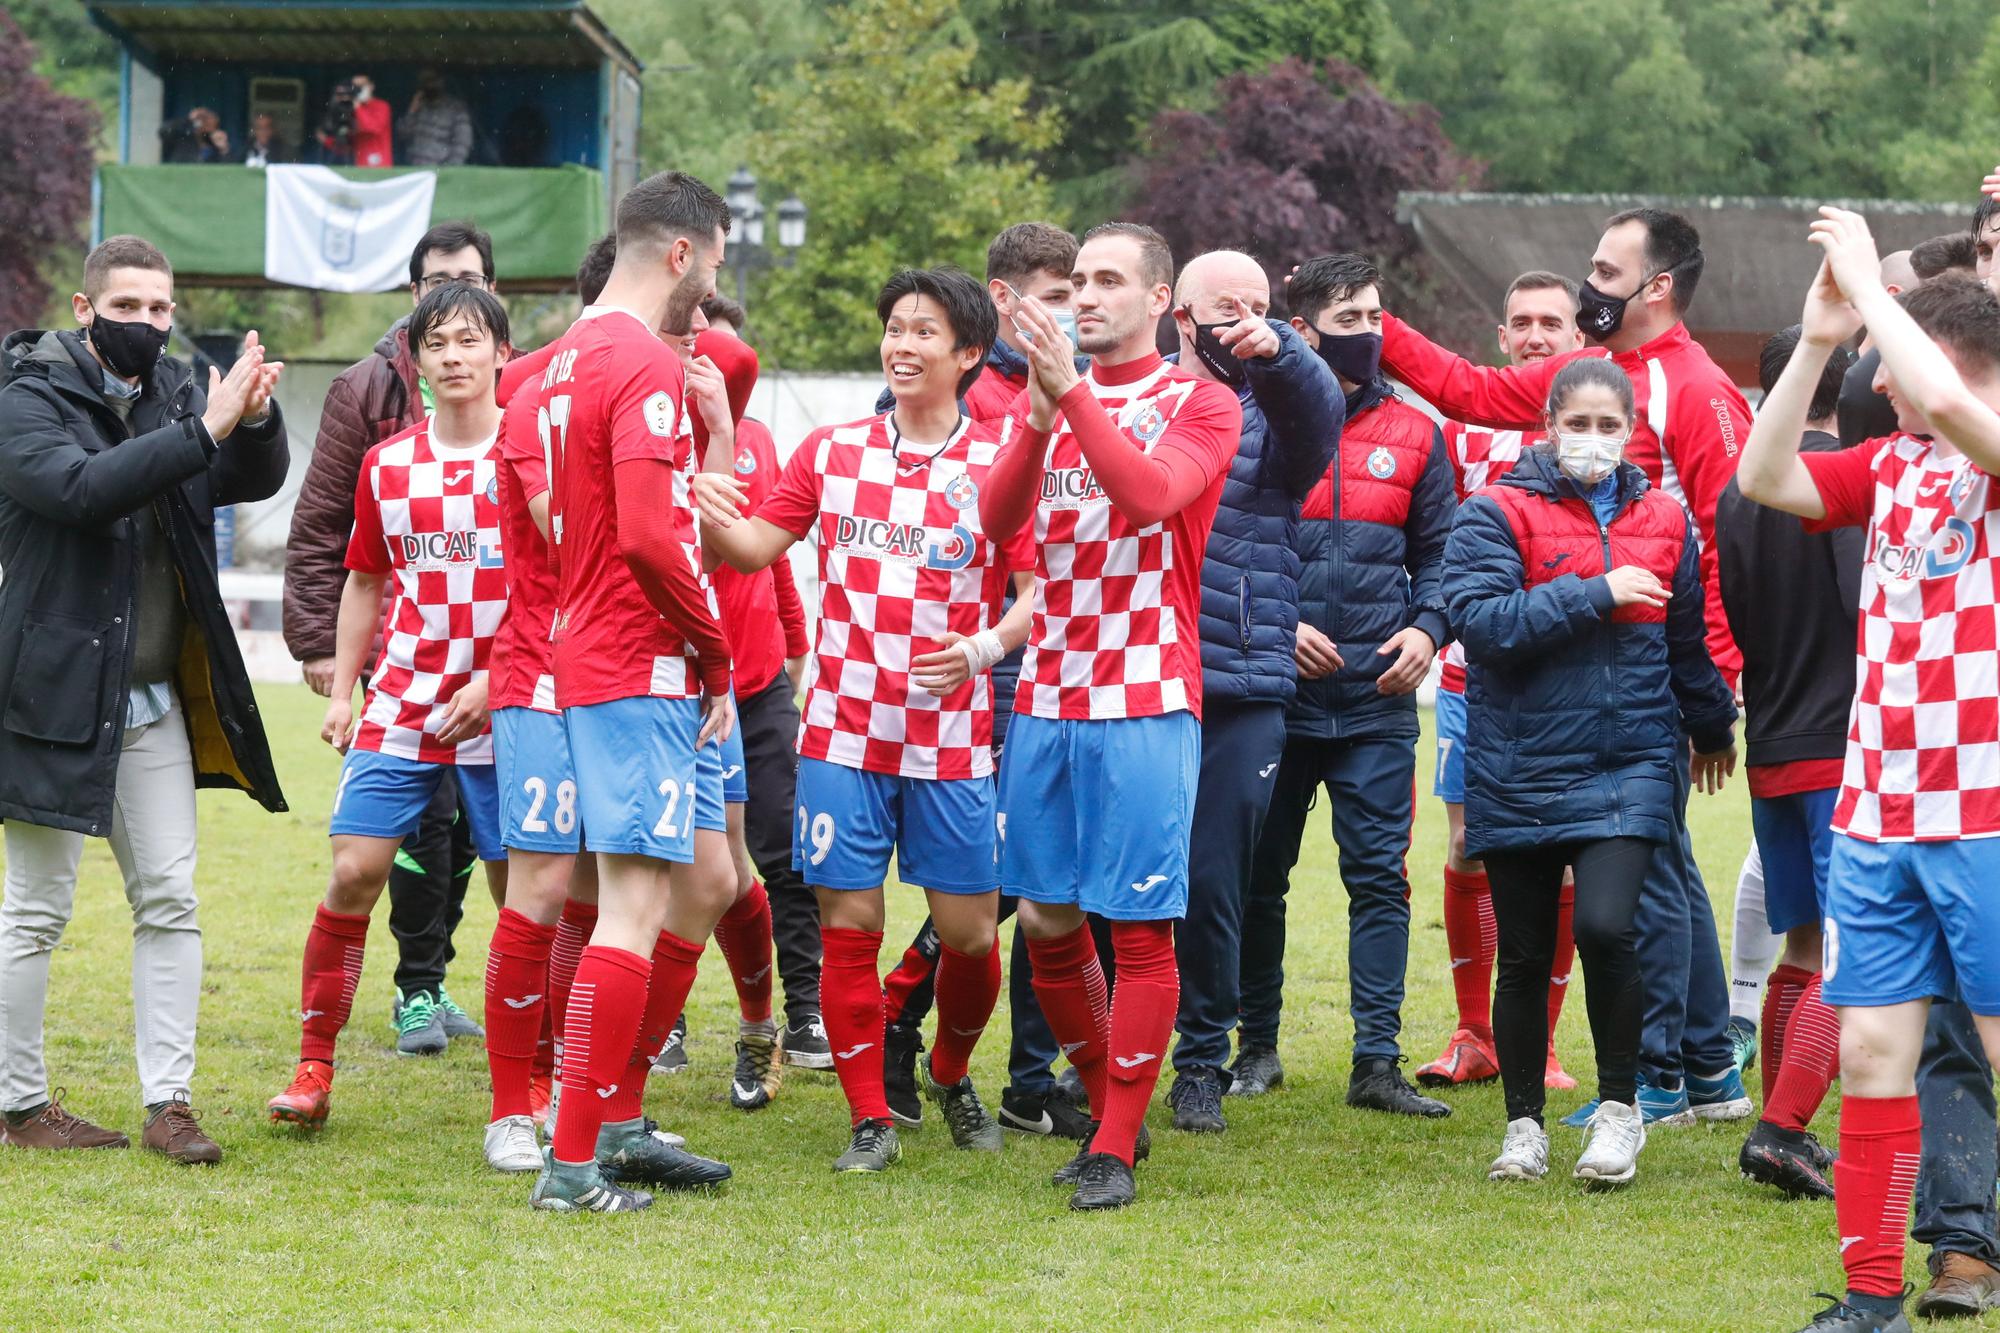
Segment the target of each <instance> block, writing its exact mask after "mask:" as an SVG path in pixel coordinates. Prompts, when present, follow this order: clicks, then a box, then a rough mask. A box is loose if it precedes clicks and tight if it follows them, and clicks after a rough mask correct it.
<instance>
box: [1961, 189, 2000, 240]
mask: <svg viewBox="0 0 2000 1333" xmlns="http://www.w3.org/2000/svg"><path fill="white" fill-rule="evenodd" d="M1996 216H2000V199H1995V198H1994V197H1993V196H1992V195H1990V194H1981V195H1980V196H1979V202H1978V203H1977V204H1974V205H1973V207H1972V225H1971V226H1970V227H1967V228H1966V229H1965V230H1966V234H1967V235H1968V236H1970V237H1972V239H1973V240H1974V241H1977V240H1978V239H1979V233H1981V232H1983V231H1985V230H1986V229H1987V228H1988V227H1990V226H1992V225H1993V219H1994V218H1995V217H1996Z"/></svg>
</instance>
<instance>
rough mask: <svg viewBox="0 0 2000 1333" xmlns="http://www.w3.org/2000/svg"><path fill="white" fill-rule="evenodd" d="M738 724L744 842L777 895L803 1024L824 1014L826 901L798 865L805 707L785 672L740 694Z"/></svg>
mask: <svg viewBox="0 0 2000 1333" xmlns="http://www.w3.org/2000/svg"><path fill="white" fill-rule="evenodd" d="M736 725H737V726H739V727H741V728H742V729H743V776H744V778H745V779H746V780H747V781H748V783H749V786H750V803H749V804H748V805H747V806H745V807H744V809H743V841H744V845H745V846H746V847H747V848H748V849H749V852H750V859H751V861H752V862H754V863H755V864H756V866H757V873H758V874H759V875H760V876H762V877H763V880H764V892H765V894H766V896H768V897H769V898H770V900H771V943H772V946H773V949H774V951H775V952H776V954H777V964H778V976H779V978H780V979H781V980H782V981H783V982H784V983H785V1020H786V1021H787V1022H788V1023H793V1024H798V1023H803V1022H805V1021H806V1020H807V1018H809V1017H812V1016H816V1015H817V1014H818V1013H819V962H820V944H819V900H818V899H816V898H814V897H813V891H812V890H811V889H809V888H807V887H806V881H805V877H804V876H802V875H800V874H799V872H798V871H796V870H794V869H792V820H793V818H794V816H793V814H792V811H793V809H794V808H795V806H796V800H795V797H796V791H795V788H796V786H797V784H798V776H799V755H798V750H797V748H796V747H797V744H798V736H799V706H798V704H797V703H796V702H795V701H794V700H793V697H792V681H791V678H790V677H789V676H787V675H786V674H785V673H784V672H782V671H780V672H779V673H778V674H777V676H775V677H774V678H773V679H772V681H771V683H770V684H769V685H766V686H765V687H764V688H763V689H761V690H758V691H757V692H756V693H755V694H751V695H747V696H743V697H739V698H738V699H737V701H736Z"/></svg>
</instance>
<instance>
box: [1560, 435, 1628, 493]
mask: <svg viewBox="0 0 2000 1333" xmlns="http://www.w3.org/2000/svg"><path fill="white" fill-rule="evenodd" d="M1624 457H1625V440H1624V439H1623V438H1622V437H1618V436H1612V435H1566V434H1563V433H1562V432H1560V431H1559V432H1557V433H1556V465H1557V466H1558V467H1560V468H1561V469H1562V470H1563V472H1564V474H1565V475H1566V476H1568V477H1569V479H1570V480H1571V481H1574V482H1575V483H1576V484H1577V485H1579V486H1595V485H1596V484H1597V483H1598V482H1600V481H1603V480H1604V479H1605V478H1606V477H1608V476H1610V475H1611V470H1612V469H1613V468H1615V467H1617V466H1618V464H1619V462H1620V461H1621V460H1622V459H1623V458H1624Z"/></svg>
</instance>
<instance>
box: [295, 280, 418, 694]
mask: <svg viewBox="0 0 2000 1333" xmlns="http://www.w3.org/2000/svg"><path fill="white" fill-rule="evenodd" d="M423 414H424V400H423V393H422V391H421V390H420V389H419V387H418V385H417V363H416V358H415V357H414V356H413V355H412V354H411V352H410V335H409V320H408V319H407V318H404V319H399V320H397V321H396V322H395V323H394V324H392V325H390V326H389V331H388V332H387V333H385V334H383V335H382V337H381V340H380V341H378V342H377V343H376V344H375V350H374V351H373V352H371V353H369V354H368V355H367V356H366V357H364V358H362V359H361V360H360V361H357V362H355V363H354V364H353V365H351V366H349V367H348V368H347V369H346V370H343V371H341V372H340V374H339V375H338V376H336V377H335V379H334V381H333V383H332V384H331V385H329V386H328V387H327V391H326V402H325V404H324V405H323V406H322V407H321V408H320V416H319V437H318V438H317V439H316V440H314V441H313V452H312V459H311V461H310V462H308V463H307V464H306V475H305V479H304V480H303V481H301V482H300V483H299V495H298V500H297V502H296V503H295V504H294V506H293V508H292V531H291V535H290V536H289V537H287V538H286V539H285V622H284V623H285V647H286V648H288V649H290V650H291V654H292V657H293V659H294V660H295V661H300V662H306V661H311V660H312V659H314V658H318V657H332V656H333V637H334V626H335V625H336V624H338V623H339V620H340V594H341V590H342V589H343V588H345V587H346V586H347V537H348V534H349V533H350V532H352V531H353V529H354V487H355V483H356V482H358V481H359V480H360V477H361V459H362V456H363V455H364V454H366V453H367V452H368V451H369V450H370V449H371V448H373V447H374V446H376V445H378V444H380V443H381V442H382V441H384V440H386V439H388V438H389V437H390V436H391V435H395V434H397V433H398V432H401V431H405V430H408V429H409V428H410V427H411V426H414V425H415V424H416V423H417V419H418V418H419V417H421V416H423Z"/></svg>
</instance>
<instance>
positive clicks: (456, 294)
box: [409, 282, 511, 356]
mask: <svg viewBox="0 0 2000 1333" xmlns="http://www.w3.org/2000/svg"><path fill="white" fill-rule="evenodd" d="M459 314H462V315H464V316H465V317H466V319H467V320H468V321H470V322H471V323H473V324H477V325H478V326H479V327H481V328H483V329H485V330H486V331H487V332H488V333H490V334H492V335H493V341H494V342H495V343H504V342H509V341H511V339H510V337H509V334H508V328H507V307H506V306H504V305H502V304H501V303H500V298H499V297H497V296H495V295H494V294H493V293H492V292H489V291H487V290H486V289H485V288H484V287H475V286H473V285H472V284H471V283H469V282H446V283H440V284H439V285H438V286H437V288H436V290H434V291H431V292H429V293H427V294H426V295H425V296H424V298H423V299H422V300H421V301H418V302H417V308H416V309H415V310H413V311H411V312H410V328H409V334H410V355H411V356H415V355H416V354H417V349H419V348H420V347H422V346H423V345H424V339H425V338H427V337H429V336H430V333H431V330H433V329H435V328H437V327H438V326H439V325H440V324H443V323H444V322H445V321H446V320H448V319H450V318H451V317H452V316H454V315H459Z"/></svg>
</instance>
